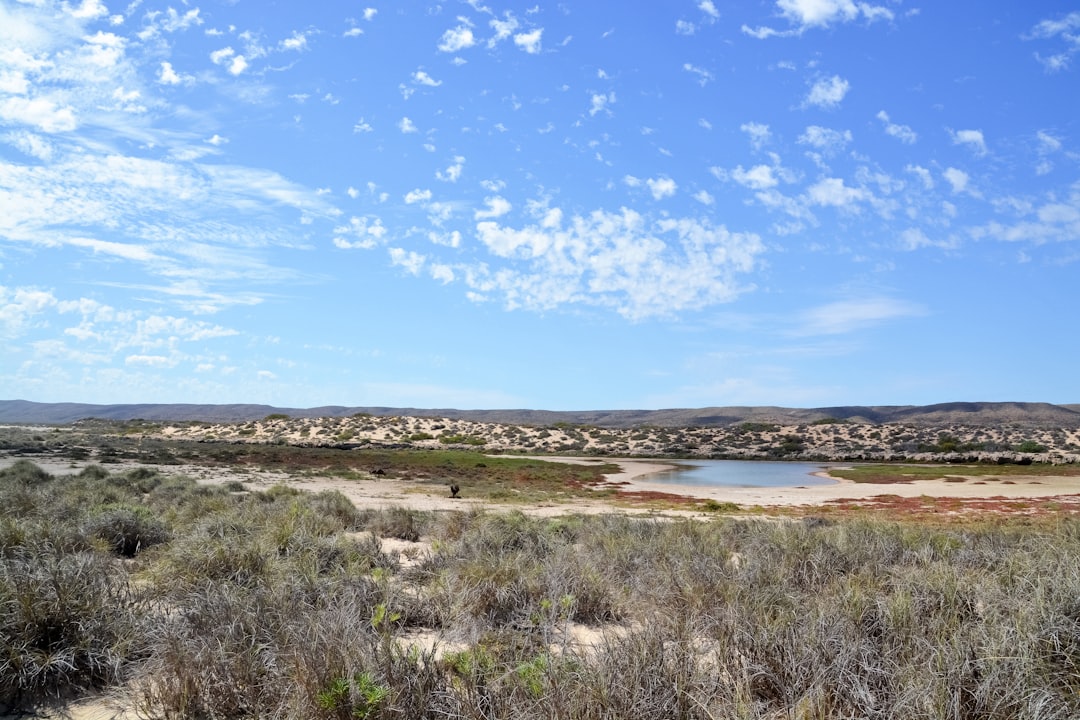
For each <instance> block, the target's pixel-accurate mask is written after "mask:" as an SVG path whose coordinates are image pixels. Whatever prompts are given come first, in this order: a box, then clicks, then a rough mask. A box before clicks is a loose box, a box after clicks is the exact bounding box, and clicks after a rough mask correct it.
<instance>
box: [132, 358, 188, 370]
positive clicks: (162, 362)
mask: <svg viewBox="0 0 1080 720" xmlns="http://www.w3.org/2000/svg"><path fill="white" fill-rule="evenodd" d="M124 363H125V364H127V365H146V366H148V367H159V368H167V367H175V366H176V365H177V364H178V361H177V360H176V359H175V358H169V357H165V356H164V355H128V356H127V357H126V358H124Z"/></svg>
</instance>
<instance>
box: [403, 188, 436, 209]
mask: <svg viewBox="0 0 1080 720" xmlns="http://www.w3.org/2000/svg"><path fill="white" fill-rule="evenodd" d="M430 199H431V191H430V190H421V189H420V188H417V189H415V190H410V191H409V192H408V193H406V194H405V204H406V205H412V204H413V203H418V202H425V201H427V200H430Z"/></svg>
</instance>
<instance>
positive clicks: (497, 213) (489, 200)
mask: <svg viewBox="0 0 1080 720" xmlns="http://www.w3.org/2000/svg"><path fill="white" fill-rule="evenodd" d="M484 204H485V205H486V206H487V209H486V210H477V211H476V212H475V213H473V218H474V219H476V220H484V219H488V218H497V217H502V216H503V215H505V214H506V213H508V212H510V210H511V209H512V208H513V206H512V205H511V204H510V202H509V201H507V200H506V199H505V198H503V197H502V196H500V195H495V196H493V197H486V198H484Z"/></svg>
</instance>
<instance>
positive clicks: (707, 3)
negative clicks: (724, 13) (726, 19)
mask: <svg viewBox="0 0 1080 720" xmlns="http://www.w3.org/2000/svg"><path fill="white" fill-rule="evenodd" d="M698 10H700V11H701V12H703V13H705V14H706V15H708V16H709V17H710V18H713V19H716V18H719V17H720V11H719V10H717V9H716V3H714V2H713V0H700V2H698Z"/></svg>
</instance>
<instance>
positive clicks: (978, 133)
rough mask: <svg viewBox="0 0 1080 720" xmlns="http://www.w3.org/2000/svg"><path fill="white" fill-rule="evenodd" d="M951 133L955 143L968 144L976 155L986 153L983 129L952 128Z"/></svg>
mask: <svg viewBox="0 0 1080 720" xmlns="http://www.w3.org/2000/svg"><path fill="white" fill-rule="evenodd" d="M949 133H950V134H951V135H952V139H953V144H954V145H967V146H968V147H969V148H971V150H972V152H974V153H975V154H976V155H985V154H986V141H985V140H984V139H983V134H982V130H957V131H955V132H953V131H952V130H950V131H949Z"/></svg>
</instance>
